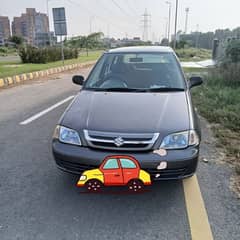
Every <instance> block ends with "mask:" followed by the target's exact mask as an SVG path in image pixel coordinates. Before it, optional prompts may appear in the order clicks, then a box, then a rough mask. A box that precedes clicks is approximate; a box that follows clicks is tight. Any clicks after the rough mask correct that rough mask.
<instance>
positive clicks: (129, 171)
mask: <svg viewBox="0 0 240 240" xmlns="http://www.w3.org/2000/svg"><path fill="white" fill-rule="evenodd" d="M119 160H120V163H121V167H122V172H123V182H124V184H127V183H128V182H129V181H130V180H131V179H138V178H139V171H140V169H139V166H138V164H137V163H136V162H135V161H133V160H131V159H129V158H124V157H123V158H120V159H119Z"/></svg>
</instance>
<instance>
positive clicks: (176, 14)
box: [173, 0, 178, 49]
mask: <svg viewBox="0 0 240 240" xmlns="http://www.w3.org/2000/svg"><path fill="white" fill-rule="evenodd" d="M177 24H178V0H176V12H175V30H174V42H173V48H174V49H176V46H177Z"/></svg>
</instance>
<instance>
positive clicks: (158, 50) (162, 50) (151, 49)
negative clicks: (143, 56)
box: [108, 46, 174, 53]
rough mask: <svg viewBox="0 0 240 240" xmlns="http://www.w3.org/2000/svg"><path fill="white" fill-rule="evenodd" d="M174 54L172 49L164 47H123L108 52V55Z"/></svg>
mask: <svg viewBox="0 0 240 240" xmlns="http://www.w3.org/2000/svg"><path fill="white" fill-rule="evenodd" d="M166 52H167V53H172V52H174V51H173V49H172V48H170V47H163V46H136V47H121V48H115V49H111V50H109V51H108V53H166Z"/></svg>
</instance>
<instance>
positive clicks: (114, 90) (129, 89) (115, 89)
mask: <svg viewBox="0 0 240 240" xmlns="http://www.w3.org/2000/svg"><path fill="white" fill-rule="evenodd" d="M85 90H90V91H97V92H183V91H185V89H184V88H166V87H162V88H148V89H143V88H86V89H85Z"/></svg>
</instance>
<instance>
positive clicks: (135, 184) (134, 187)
mask: <svg viewBox="0 0 240 240" xmlns="http://www.w3.org/2000/svg"><path fill="white" fill-rule="evenodd" d="M143 188H144V184H143V182H142V181H140V180H138V179H133V180H131V181H130V182H129V183H128V190H129V191H131V192H141V191H142V190H143Z"/></svg>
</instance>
